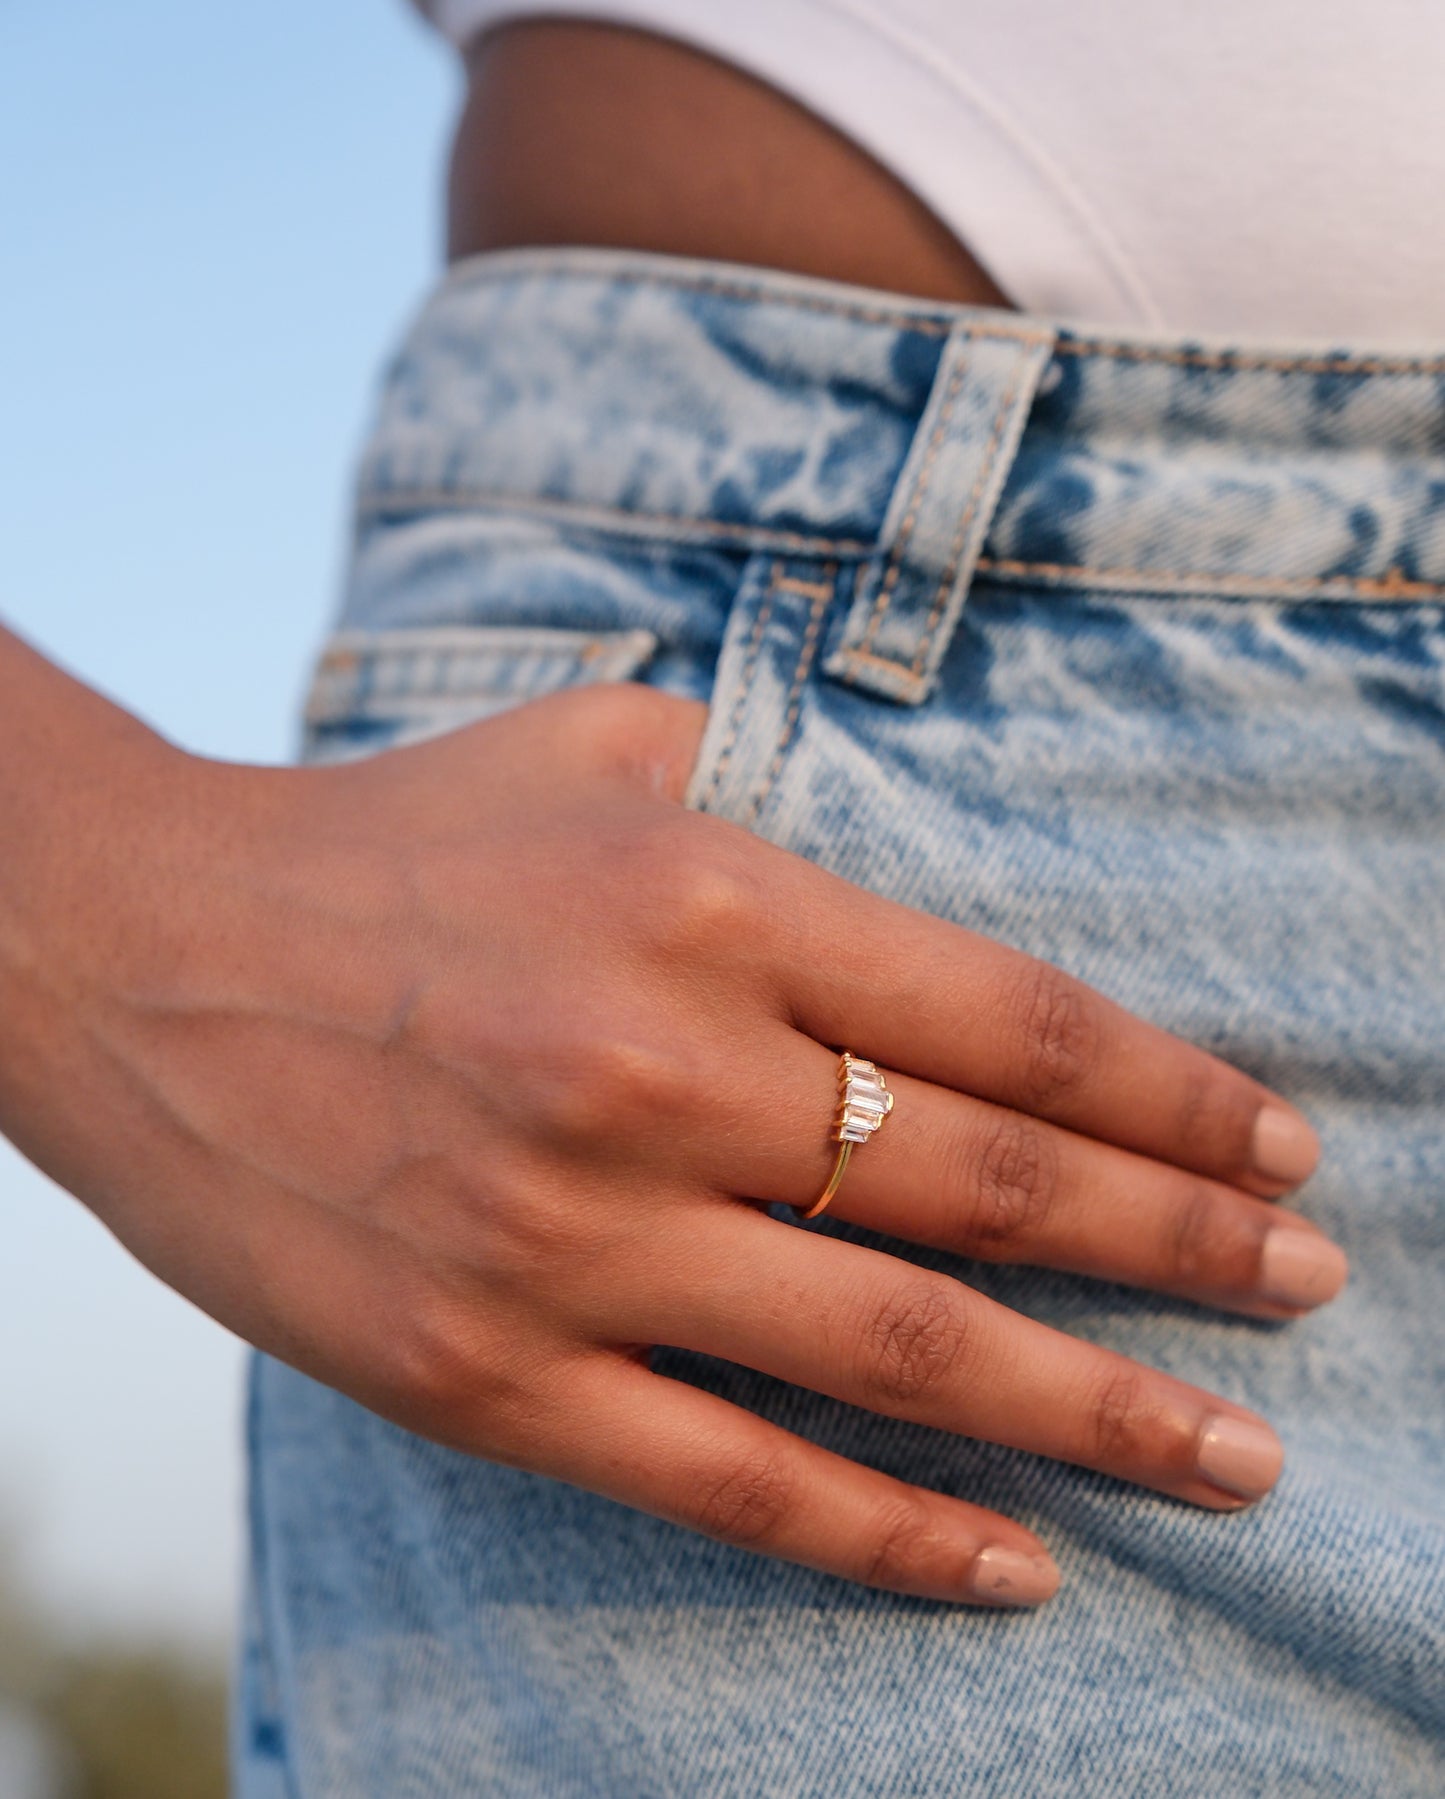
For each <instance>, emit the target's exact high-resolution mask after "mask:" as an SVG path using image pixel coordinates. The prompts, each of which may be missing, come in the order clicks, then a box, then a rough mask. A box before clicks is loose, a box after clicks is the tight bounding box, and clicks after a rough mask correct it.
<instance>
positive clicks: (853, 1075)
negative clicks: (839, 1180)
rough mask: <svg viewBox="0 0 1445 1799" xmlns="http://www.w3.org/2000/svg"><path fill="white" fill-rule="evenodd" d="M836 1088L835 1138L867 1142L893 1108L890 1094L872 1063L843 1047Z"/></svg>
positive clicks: (850, 1141)
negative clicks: (837, 1089) (837, 1092)
mask: <svg viewBox="0 0 1445 1799" xmlns="http://www.w3.org/2000/svg"><path fill="white" fill-rule="evenodd" d="M838 1088H839V1094H838V1115H837V1117H836V1118H835V1119H834V1120H833V1137H834V1140H835V1141H836V1142H838V1143H866V1142H867V1141H868V1139H869V1138H870V1137H871V1136H872V1135H873V1133H874V1131H876V1130H877V1129H878V1127H879V1125H880V1124H882V1122H883V1120H884V1119H885V1118H886V1117H887V1116H888V1114H889V1113H890V1112H891V1111H892V1110H893V1095H892V1094H891V1093H890V1092H889V1091H888V1087H887V1084H886V1083H885V1081H884V1079H883V1076H882V1075H881V1074H879V1072H878V1070H877V1069H876V1068H875V1067H874V1065H873V1064H872V1063H871V1062H865V1061H864V1060H863V1058H862V1057H861V1056H855V1055H853V1054H852V1053H851V1052H850V1051H848V1050H846V1049H845V1050H844V1051H843V1055H842V1060H841V1061H840V1062H839V1065H838Z"/></svg>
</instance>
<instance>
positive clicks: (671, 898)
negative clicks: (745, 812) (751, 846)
mask: <svg viewBox="0 0 1445 1799" xmlns="http://www.w3.org/2000/svg"><path fill="white" fill-rule="evenodd" d="M696 822H697V821H696V820H695V819H694V818H693V817H692V815H691V814H685V815H684V817H683V821H682V823H681V824H679V823H677V822H676V821H672V820H669V821H666V822H665V823H664V824H663V825H662V826H660V827H656V828H654V829H652V830H651V831H649V833H648V835H647V840H646V842H645V844H644V845H643V849H642V855H641V859H640V861H635V862H634V864H633V867H632V869H631V871H630V875H629V878H630V880H631V881H632V882H634V883H635V886H634V891H635V892H636V893H638V894H639V895H640V896H641V897H642V903H643V907H644V912H645V917H644V927H645V928H648V934H649V936H650V937H651V939H652V941H653V943H654V945H655V946H656V947H657V948H658V949H659V950H660V951H661V952H662V953H663V954H664V955H666V956H669V957H672V956H677V957H681V958H683V959H686V960H697V959H700V958H702V957H705V956H706V955H708V954H709V953H711V952H714V951H716V950H718V949H722V950H724V951H725V952H726V953H727V954H728V955H729V956H730V957H731V958H736V956H737V954H738V951H739V949H740V948H742V947H744V946H746V944H747V943H748V942H749V940H750V939H751V937H752V936H753V935H754V933H755V932H756V930H757V929H758V928H759V926H760V925H761V923H762V922H763V918H764V910H763V905H762V902H761V897H760V894H759V890H758V882H757V877H756V874H755V873H754V872H753V870H752V869H751V868H750V867H749V865H748V863H749V859H748V857H747V856H746V855H744V854H742V853H740V850H739V847H738V846H737V845H735V844H732V843H730V842H723V841H722V840H721V839H720V838H719V837H717V836H716V835H715V834H708V833H704V832H700V831H696V830H692V831H687V830H686V827H687V825H689V824H693V825H695V824H696ZM684 833H685V834H684ZM709 836H711V841H709V840H708V838H709Z"/></svg>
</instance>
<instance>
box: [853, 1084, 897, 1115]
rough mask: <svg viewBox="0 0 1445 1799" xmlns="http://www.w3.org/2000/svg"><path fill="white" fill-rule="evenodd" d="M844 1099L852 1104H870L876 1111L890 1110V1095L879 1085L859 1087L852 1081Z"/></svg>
mask: <svg viewBox="0 0 1445 1799" xmlns="http://www.w3.org/2000/svg"><path fill="white" fill-rule="evenodd" d="M844 1099H845V1101H846V1102H847V1104H848V1105H850V1106H869V1107H871V1108H872V1110H873V1111H875V1112H886V1111H887V1110H888V1096H887V1095H886V1094H885V1093H884V1092H883V1090H882V1089H881V1088H879V1087H859V1086H856V1085H855V1084H854V1083H853V1082H851V1081H850V1082H849V1083H848V1091H847V1093H846V1094H845V1095H844Z"/></svg>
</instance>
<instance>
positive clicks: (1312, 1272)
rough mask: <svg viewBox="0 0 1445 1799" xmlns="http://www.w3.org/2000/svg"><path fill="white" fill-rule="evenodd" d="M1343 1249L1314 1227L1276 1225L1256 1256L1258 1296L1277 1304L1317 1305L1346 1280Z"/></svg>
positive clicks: (1332, 1296) (1348, 1268)
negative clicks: (1307, 1228) (1303, 1229)
mask: <svg viewBox="0 0 1445 1799" xmlns="http://www.w3.org/2000/svg"><path fill="white" fill-rule="evenodd" d="M1349 1271H1350V1265H1349V1263H1348V1261H1346V1259H1345V1252H1344V1251H1343V1250H1342V1249H1341V1248H1340V1247H1339V1246H1338V1245H1337V1244H1334V1243H1331V1242H1330V1240H1329V1238H1328V1237H1321V1236H1319V1235H1318V1234H1317V1233H1316V1232H1315V1231H1301V1230H1291V1229H1288V1228H1286V1227H1283V1226H1276V1228H1275V1229H1274V1230H1272V1231H1271V1232H1270V1233H1269V1235H1268V1236H1267V1237H1266V1238H1265V1240H1264V1251H1263V1253H1262V1254H1261V1256H1260V1259H1259V1296H1260V1298H1261V1299H1268V1300H1271V1301H1272V1302H1273V1303H1274V1304H1275V1305H1280V1306H1319V1305H1323V1304H1324V1303H1325V1301H1326V1300H1327V1299H1333V1298H1334V1297H1335V1295H1336V1294H1337V1293H1338V1292H1339V1290H1340V1288H1341V1287H1343V1286H1344V1284H1345V1278H1346V1276H1347V1275H1348V1274H1349Z"/></svg>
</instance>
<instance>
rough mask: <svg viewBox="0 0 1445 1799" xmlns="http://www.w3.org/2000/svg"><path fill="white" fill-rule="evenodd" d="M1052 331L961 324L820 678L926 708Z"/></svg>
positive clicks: (947, 343) (1033, 323)
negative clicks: (924, 704) (925, 701)
mask: <svg viewBox="0 0 1445 1799" xmlns="http://www.w3.org/2000/svg"><path fill="white" fill-rule="evenodd" d="M1053 345H1054V334H1053V333H1052V332H1051V331H1048V330H1041V329H1040V328H1039V325H1038V321H1037V320H1030V321H1029V323H1028V326H1027V327H1024V326H1020V329H1019V330H1018V331H1017V332H1013V331H1008V330H1003V329H1000V328H999V327H998V326H997V325H996V324H994V323H992V322H990V323H989V325H988V326H987V327H981V326H980V325H979V323H978V321H977V320H976V319H974V320H967V319H965V320H961V321H960V322H959V323H958V324H957V325H956V326H955V327H954V328H953V330H952V331H950V333H949V334H948V337H947V338H946V339H945V340H944V345H943V352H942V354H941V355H940V357H939V359H938V368H937V371H936V373H935V375H934V378H933V386H932V388H931V390H930V392H929V396H928V403H927V405H926V406H925V407H924V409H923V414H922V417H921V418H920V419H919V421H918V428H917V430H916V431H915V432H914V435H913V442H912V444H911V445H910V446H909V450H908V454H907V456H906V457H905V458H904V461H903V467H902V470H901V471H900V473H899V476H898V481H897V484H896V486H895V487H894V490H893V495H892V498H891V499H890V500H889V503H888V510H887V513H886V514H885V516H884V520H883V528H882V531H881V532H880V534H879V540H878V544H877V547H876V549H875V551H874V553H873V555H872V556H871V557H870V559H869V560H868V561H867V563H865V564H864V566H863V568H862V569H861V571H860V573H859V577H858V582H857V586H856V588H855V590H854V596H853V603H852V606H851V607H850V609H849V612H848V617H847V621H846V624H845V626H844V630H843V635H842V637H841V639H840V640H839V642H838V645H837V647H836V648H835V649H834V650H833V651H832V653H831V654H830V655H829V656H828V658H827V660H826V661H825V663H824V664H823V669H824V673H825V674H828V675H830V676H832V677H833V678H834V679H835V680H838V681H843V682H846V683H847V684H848V685H850V686H853V687H864V688H867V689H868V690H869V691H870V692H873V693H877V694H882V695H883V696H884V697H885V698H886V699H892V700H902V701H904V702H905V703H906V704H908V705H911V706H917V705H921V704H922V702H923V701H924V700H926V699H927V698H928V696H929V694H930V693H931V692H932V691H933V686H934V682H935V679H936V677H937V673H938V668H939V664H940V663H941V662H942V660H943V657H944V653H945V651H946V650H947V648H948V643H949V639H950V638H951V637H952V635H953V629H954V626H955V625H956V624H957V623H958V618H959V614H960V613H961V611H962V610H963V602H964V600H965V598H966V597H967V594H968V587H969V582H970V580H971V579H972V576H973V569H974V564H975V563H976V562H977V560H978V556H979V552H980V551H981V549H982V548H983V543H984V539H985V537H986V536H987V534H988V528H989V524H990V521H991V520H992V517H993V510H994V507H995V506H996V505H997V503H998V497H999V494H1000V493H1001V492H1002V490H1003V484H1004V480H1005V478H1006V477H1007V475H1008V471H1009V467H1010V465H1011V463H1012V462H1013V458H1014V453H1015V451H1016V450H1017V448H1018V443H1019V438H1020V437H1021V435H1022V433H1023V427H1024V421H1025V419H1026V418H1027V417H1028V414H1029V409H1030V407H1031V406H1032V404H1033V398H1034V392H1035V390H1036V388H1037V387H1038V383H1039V378H1040V376H1041V375H1042V374H1043V371H1044V369H1045V368H1046V367H1047V366H1048V363H1049V357H1050V354H1051V352H1052V350H1053Z"/></svg>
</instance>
